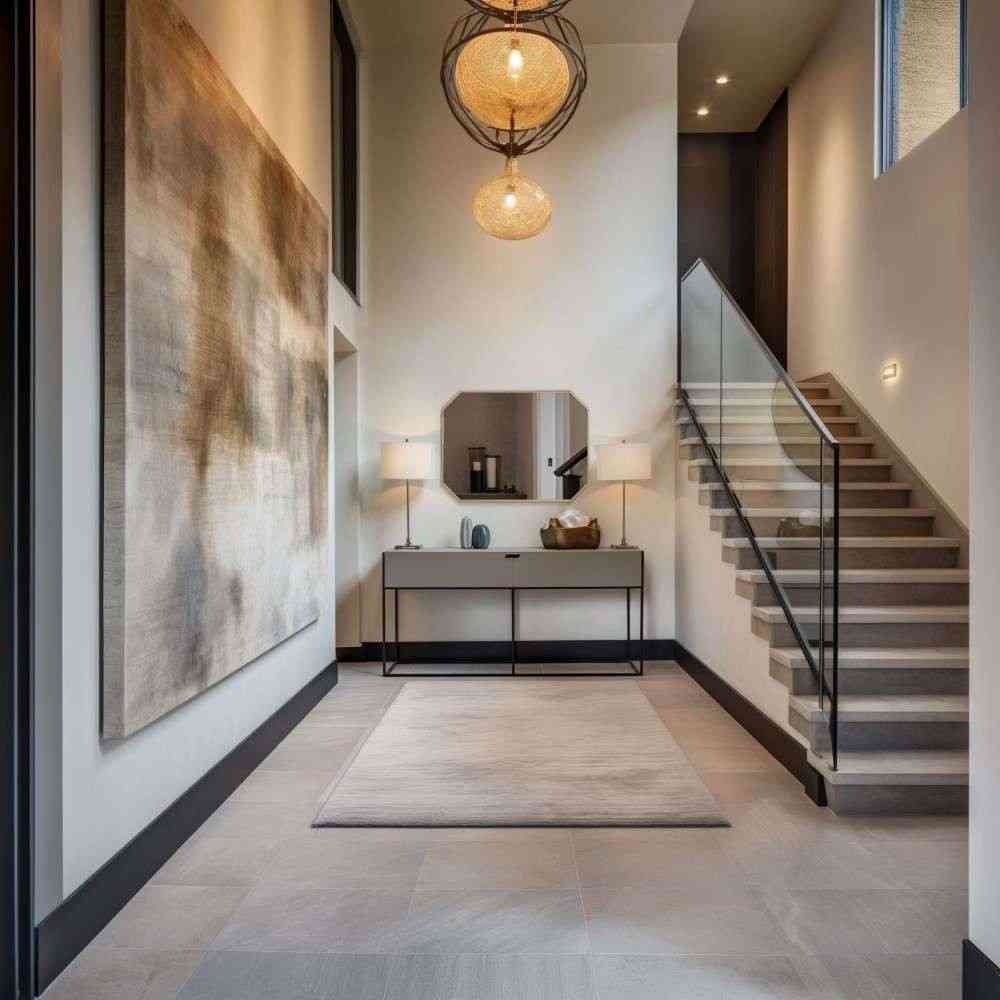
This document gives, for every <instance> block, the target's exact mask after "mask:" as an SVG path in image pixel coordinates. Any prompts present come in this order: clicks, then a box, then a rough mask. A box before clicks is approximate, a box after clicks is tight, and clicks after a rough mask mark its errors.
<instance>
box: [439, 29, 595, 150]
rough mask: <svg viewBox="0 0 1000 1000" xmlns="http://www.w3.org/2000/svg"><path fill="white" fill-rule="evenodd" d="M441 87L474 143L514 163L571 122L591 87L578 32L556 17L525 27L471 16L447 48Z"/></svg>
mask: <svg viewBox="0 0 1000 1000" xmlns="http://www.w3.org/2000/svg"><path fill="white" fill-rule="evenodd" d="M441 84H442V86H443V88H444V93H445V97H446V99H447V101H448V106H449V107H450V108H451V111H452V113H453V114H454V115H455V118H456V119H457V120H458V122H459V123H460V124H461V126H462V127H463V128H464V129H465V131H466V132H467V133H468V134H469V135H470V136H471V137H472V138H473V139H475V140H476V142H478V143H479V144H480V145H481V146H485V147H486V148H487V149H492V150H495V151H496V152H498V153H502V154H503V155H504V156H507V157H511V158H516V157H518V156H523V155H525V154H526V153H531V152H534V151H535V150H538V149H541V148H543V147H544V146H547V145H548V144H549V143H550V142H551V141H552V140H553V139H554V138H555V137H556V136H557V135H559V133H560V132H561V131H562V130H563V129H564V128H565V127H566V126H567V125H568V124H569V122H570V120H571V119H572V117H573V115H574V114H575V113H576V109H577V107H578V106H579V103H580V99H581V97H582V96H583V92H584V90H585V89H586V87H587V59H586V55H585V54H584V49H583V42H582V40H581V39H580V33H579V32H578V31H577V30H576V28H575V27H574V25H573V24H572V22H570V21H567V20H566V18H563V17H559V16H558V15H556V14H553V15H548V16H544V17H540V18H538V19H537V20H534V21H531V22H529V23H527V24H525V23H522V22H520V21H510V22H506V23H498V21H497V18H496V17H495V16H494V17H490V16H488V15H486V14H478V13H473V14H467V15H466V16H465V17H462V18H459V20H458V21H457V22H456V24H455V27H454V28H453V29H452V31H451V34H450V35H449V36H448V40H447V42H446V43H445V48H444V57H443V59H442V61H441Z"/></svg>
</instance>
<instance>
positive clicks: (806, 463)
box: [687, 458, 893, 469]
mask: <svg viewBox="0 0 1000 1000" xmlns="http://www.w3.org/2000/svg"><path fill="white" fill-rule="evenodd" d="M687 463H688V465H693V466H702V467H707V466H714V465H715V463H714V462H713V461H712V460H711V459H710V458H689V459H687ZM840 464H841V465H850V466H857V467H858V468H872V467H875V466H883V467H885V468H890V467H891V466H892V464H893V463H892V459H890V458H842V459H841V460H840ZM823 465H824V466H826V465H830V466H832V465H833V459H832V458H830V459H827V460H826V461H824V462H823ZM726 467H727V468H729V467H733V468H747V469H754V468H762V469H818V468H819V462H818V461H816V460H815V459H812V458H803V459H801V460H799V459H794V460H793V459H788V458H785V459H780V458H778V459H775V458H744V459H737V460H736V461H735V462H730V461H729V460H728V459H727V460H726Z"/></svg>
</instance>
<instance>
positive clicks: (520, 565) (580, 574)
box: [382, 548, 646, 677]
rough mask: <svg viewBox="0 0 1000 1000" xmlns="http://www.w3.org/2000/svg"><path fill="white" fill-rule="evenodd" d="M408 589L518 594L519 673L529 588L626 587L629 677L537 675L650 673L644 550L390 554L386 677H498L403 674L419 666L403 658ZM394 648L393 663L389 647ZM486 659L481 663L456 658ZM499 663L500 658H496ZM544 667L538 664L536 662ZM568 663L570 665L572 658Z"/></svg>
mask: <svg viewBox="0 0 1000 1000" xmlns="http://www.w3.org/2000/svg"><path fill="white" fill-rule="evenodd" d="M405 590H414V591H419V590H455V591H460V590H495V591H500V592H504V591H506V592H507V593H509V595H510V672H511V674H512V675H513V676H526V675H524V674H521V675H519V674H518V669H517V667H518V663H519V662H524V661H520V660H519V658H518V650H517V645H518V639H517V595H518V594H519V593H520V592H521V591H523V590H621V591H623V592H624V593H625V640H624V647H623V649H624V652H625V657H624V659H623V661H622V662H624V663H626V664H627V665H628V666H629V667H630V668H631V670H630V672H629V673H622V672H620V671H619V672H617V673H616V672H589V673H586V674H582V673H581V674H572V673H570V674H567V673H563V672H560V673H558V674H556V673H552V672H550V673H549V674H546V673H545V672H544V671H543V672H542V673H541V674H538V673H532V674H531V675H530V676H532V677H538V676H559V677H574V676H587V677H595V676H596V677H601V676H609V677H623V676H624V677H630V676H640V677H641V676H642V675H643V673H644V672H645V654H644V651H643V645H644V644H643V629H644V617H645V604H646V591H645V554H644V553H643V552H642V550H641V549H585V550H580V549H574V550H569V551H562V550H555V549H540V548H539V549H418V550H395V549H394V550H392V551H388V552H383V553H382V675H383V676H384V677H389V676H400V677H404V676H408V677H434V676H447V677H461V676H474V677H480V676H495V675H483V674H479V673H475V674H462V673H456V672H448V673H440V674H435V673H431V672H420V673H411V674H400V673H398V672H397V671H398V668H399V667H405V666H415V665H416V663H415V662H414V661H405V660H403V659H402V658H401V655H400V647H401V645H402V641H401V639H400V629H399V595H400V592H401V591H405ZM634 590H637V591H638V592H639V657H638V661H636V660H635V659H634V658H633V657H632V655H631V654H632V591H634ZM390 591H392V594H393V599H394V605H395V606H394V617H393V624H394V629H393V631H394V636H393V639H392V641H391V642H390V640H389V637H388V634H387V617H388V616H387V609H386V602H387V600H388V595H389V592H390ZM390 647H391V648H392V651H393V654H394V655H393V657H392V659H391V661H390V656H389V650H390ZM449 662H481V661H454V660H452V661H449ZM491 662H492V661H491ZM532 662H537V661H532ZM564 662H565V661H564Z"/></svg>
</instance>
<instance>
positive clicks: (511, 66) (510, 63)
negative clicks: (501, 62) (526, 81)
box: [507, 35, 524, 80]
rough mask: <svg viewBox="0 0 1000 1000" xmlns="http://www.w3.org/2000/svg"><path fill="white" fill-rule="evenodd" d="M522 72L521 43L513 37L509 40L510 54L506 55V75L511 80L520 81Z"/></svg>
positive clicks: (522, 56) (522, 54)
mask: <svg viewBox="0 0 1000 1000" xmlns="http://www.w3.org/2000/svg"><path fill="white" fill-rule="evenodd" d="M523 70H524V53H523V52H522V51H521V43H520V42H519V41H518V40H517V36H516V35H515V36H514V38H513V39H511V43H510V52H509V53H508V54H507V75H508V76H509V77H510V78H511V79H512V80H518V79H520V76H521V73H522V72H523Z"/></svg>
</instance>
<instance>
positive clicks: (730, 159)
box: [678, 95, 788, 364]
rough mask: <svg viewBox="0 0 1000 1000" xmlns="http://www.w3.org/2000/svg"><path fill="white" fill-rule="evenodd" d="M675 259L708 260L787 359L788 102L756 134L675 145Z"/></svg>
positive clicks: (691, 136) (703, 136)
mask: <svg viewBox="0 0 1000 1000" xmlns="http://www.w3.org/2000/svg"><path fill="white" fill-rule="evenodd" d="M678 184H679V211H678V260H679V264H680V273H681V274H683V273H684V272H685V271H686V270H687V269H688V268H689V267H690V266H691V265H692V264H693V263H694V262H695V261H696V260H697V259H698V258H699V257H703V258H704V259H705V260H707V261H708V262H709V263H710V264H711V265H712V267H713V268H714V269H715V270H716V271H717V272H718V275H719V277H720V278H721V279H722V280H723V281H724V282H725V283H726V286H727V287H728V288H729V290H730V291H731V292H732V293H733V296H734V297H735V299H736V301H737V302H738V303H739V304H740V307H741V308H742V309H743V311H744V312H745V313H746V314H747V316H749V317H750V319H751V320H752V321H753V323H754V324H755V325H756V327H757V329H758V330H759V332H760V334H761V336H762V337H763V338H764V340H765V341H766V342H767V345H768V346H769V347H770V348H771V350H772V351H773V352H774V354H775V356H776V357H777V358H778V360H779V361H780V362H781V363H782V364H785V363H786V358H787V353H788V101H787V96H786V95H782V96H781V98H780V99H779V100H778V101H777V103H776V104H775V106H774V108H773V109H772V110H771V112H770V114H769V115H768V116H767V118H766V119H765V120H764V121H763V122H762V123H761V126H760V128H759V129H758V130H757V131H756V132H726V133H685V134H682V135H681V136H680V137H679V143H678Z"/></svg>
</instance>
